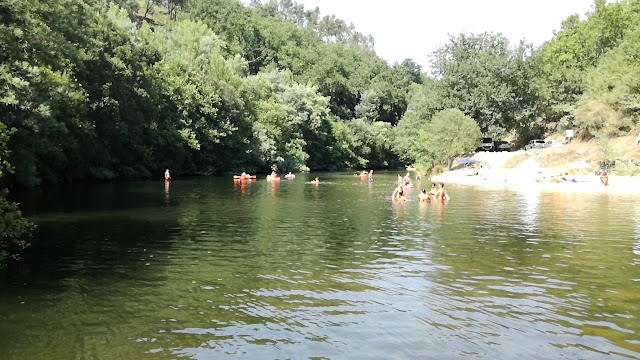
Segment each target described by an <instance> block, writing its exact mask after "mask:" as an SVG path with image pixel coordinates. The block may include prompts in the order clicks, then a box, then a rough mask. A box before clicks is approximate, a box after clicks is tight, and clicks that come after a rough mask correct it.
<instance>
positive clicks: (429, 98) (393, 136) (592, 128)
mask: <svg viewBox="0 0 640 360" xmlns="http://www.w3.org/2000/svg"><path fill="white" fill-rule="evenodd" d="M426 36H428V34H427V35H426ZM415 46H420V44H419V40H416V45H415ZM0 47H1V49H0V114H1V119H0V122H1V123H2V124H4V126H6V128H5V130H4V132H3V134H6V137H5V138H3V139H4V141H5V142H6V147H5V148H6V150H7V151H6V152H3V157H2V159H0V160H2V161H4V162H7V161H8V162H7V164H11V165H13V168H14V170H15V171H13V172H11V173H7V176H4V178H3V179H2V181H4V182H5V185H7V184H12V185H15V186H26V187H29V186H38V185H40V184H47V183H59V182H71V181H90V180H112V179H132V178H146V177H152V176H158V177H161V176H162V174H163V172H164V169H165V168H170V169H171V170H172V174H174V176H176V175H178V176H179V175H181V174H219V173H229V172H235V171H241V170H246V171H250V172H266V171H269V169H271V168H272V167H273V166H275V165H277V166H278V168H279V169H280V170H281V171H308V170H338V169H354V168H357V169H361V168H388V167H396V166H399V165H401V164H403V163H404V164H407V163H415V162H419V163H421V164H425V165H427V166H435V165H439V164H445V165H446V164H450V162H451V161H452V159H453V157H454V156H455V155H457V154H460V153H465V152H468V151H471V150H473V148H474V147H475V144H476V143H477V140H478V138H479V137H480V136H482V134H486V135H491V136H496V137H503V136H512V137H515V138H517V139H519V140H520V141H527V140H529V139H531V138H534V137H542V136H547V135H550V134H553V133H563V132H564V130H565V129H567V128H573V129H575V130H576V132H577V134H578V136H580V137H583V138H589V137H592V136H594V135H595V134H603V135H606V136H617V135H620V134H625V133H628V132H630V131H632V130H633V129H634V128H635V127H637V126H638V125H637V124H638V120H639V115H640V113H639V112H640V95H639V94H640V0H627V1H620V2H615V3H612V4H606V3H605V1H604V0H596V1H595V3H594V5H593V7H592V10H591V12H590V13H589V14H587V16H586V17H585V18H584V19H583V20H580V18H579V17H578V16H577V15H574V16H570V17H569V18H567V19H566V21H564V22H563V24H562V28H561V30H560V31H558V32H557V33H555V35H554V36H553V38H552V39H549V41H548V42H546V43H545V44H543V45H542V46H541V47H539V48H534V47H533V46H532V45H530V44H527V43H525V42H521V43H519V44H510V43H509V41H508V40H507V39H506V38H505V37H504V36H502V35H501V34H493V33H483V34H470V35H466V34H460V35H458V36H451V37H450V39H449V41H448V42H447V43H446V44H442V45H441V46H440V47H439V49H438V50H437V51H436V52H435V53H434V54H432V63H431V68H429V69H422V68H421V67H420V66H419V65H417V64H416V63H415V62H414V61H412V60H411V59H406V60H404V61H403V62H402V63H395V64H391V65H390V64H387V62H385V61H384V60H382V59H381V58H379V57H378V56H377V55H376V53H375V50H374V39H373V38H372V37H371V36H367V35H364V34H361V33H359V32H358V31H356V29H355V28H354V26H353V25H352V24H347V23H345V22H344V21H342V20H340V19H338V18H336V17H335V16H330V15H329V16H321V13H320V9H318V8H316V9H305V8H304V7H303V6H302V5H299V4H296V3H295V2H292V1H291V0H278V1H277V0H271V1H269V2H265V3H262V2H259V1H256V0H253V1H252V2H250V3H249V4H247V5H245V4H243V3H241V2H239V1H238V0H146V1H140V2H136V1H129V0H118V1H115V2H107V1H103V0H41V1H27V0H0ZM14 129H15V130H14ZM3 145H4V144H3ZM9 166H10V165H9ZM0 251H2V249H0Z"/></svg>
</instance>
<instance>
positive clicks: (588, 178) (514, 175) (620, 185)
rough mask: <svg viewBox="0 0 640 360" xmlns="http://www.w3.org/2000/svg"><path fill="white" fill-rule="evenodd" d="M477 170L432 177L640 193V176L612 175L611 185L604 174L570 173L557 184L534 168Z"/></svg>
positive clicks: (491, 184) (484, 183)
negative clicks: (601, 180)
mask: <svg viewBox="0 0 640 360" xmlns="http://www.w3.org/2000/svg"><path fill="white" fill-rule="evenodd" d="M476 172H477V171H475V170H471V169H462V170H453V171H449V172H446V173H443V174H440V175H438V176H434V177H432V178H431V180H432V181H433V182H443V183H445V184H447V183H450V184H461V185H469V186H483V187H496V188H505V187H506V188H519V187H526V188H528V189H531V188H538V189H539V190H544V191H561V192H580V193H610V194H639V195H640V177H630V176H615V175H611V176H609V185H608V186H604V185H602V184H601V182H600V177H599V176H596V175H569V176H568V177H567V178H568V179H569V180H571V179H575V182H572V181H565V182H561V183H553V182H549V181H546V179H547V178H545V177H544V176H545V174H546V173H548V171H545V170H542V172H539V171H534V170H520V169H505V168H499V169H483V170H480V171H479V174H478V175H475V173H476Z"/></svg>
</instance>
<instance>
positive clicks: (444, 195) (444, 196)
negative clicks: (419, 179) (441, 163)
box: [436, 183, 450, 201]
mask: <svg viewBox="0 0 640 360" xmlns="http://www.w3.org/2000/svg"><path fill="white" fill-rule="evenodd" d="M436 199H440V200H442V201H445V200H449V199H450V197H449V194H447V190H445V189H444V183H440V188H439V189H438V192H437V193H436Z"/></svg>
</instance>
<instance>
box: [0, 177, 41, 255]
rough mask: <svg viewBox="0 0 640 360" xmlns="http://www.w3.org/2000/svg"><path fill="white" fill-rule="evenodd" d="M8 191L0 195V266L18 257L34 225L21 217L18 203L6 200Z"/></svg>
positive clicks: (5, 190)
mask: <svg viewBox="0 0 640 360" xmlns="http://www.w3.org/2000/svg"><path fill="white" fill-rule="evenodd" d="M8 194H9V191H8V190H7V189H4V190H3V191H2V193H1V195H0V267H4V266H5V265H6V264H7V263H8V262H9V261H12V260H17V259H19V258H20V255H19V252H20V251H22V250H23V249H24V248H26V247H27V246H29V242H28V240H29V238H30V237H31V234H32V233H33V230H34V229H35V225H33V223H31V222H30V221H29V220H27V219H25V218H23V217H22V213H21V212H20V210H18V204H16V203H15V202H11V201H9V200H7V195H8Z"/></svg>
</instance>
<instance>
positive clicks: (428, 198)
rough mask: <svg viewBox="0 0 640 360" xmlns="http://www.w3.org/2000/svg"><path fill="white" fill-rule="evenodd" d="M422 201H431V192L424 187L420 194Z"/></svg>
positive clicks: (419, 197)
mask: <svg viewBox="0 0 640 360" xmlns="http://www.w3.org/2000/svg"><path fill="white" fill-rule="evenodd" d="M418 199H420V201H431V194H429V193H428V192H427V189H422V192H421V193H420V195H418Z"/></svg>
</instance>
